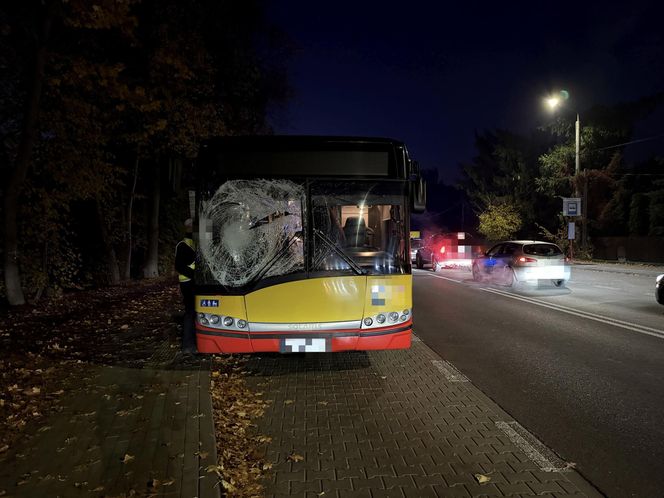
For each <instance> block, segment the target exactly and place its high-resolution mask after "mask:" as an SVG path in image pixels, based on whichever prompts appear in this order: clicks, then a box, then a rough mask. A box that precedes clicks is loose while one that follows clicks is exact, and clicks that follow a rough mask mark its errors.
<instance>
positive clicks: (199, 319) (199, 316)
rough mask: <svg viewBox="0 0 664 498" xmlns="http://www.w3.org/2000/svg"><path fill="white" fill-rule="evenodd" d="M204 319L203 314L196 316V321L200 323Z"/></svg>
mask: <svg viewBox="0 0 664 498" xmlns="http://www.w3.org/2000/svg"><path fill="white" fill-rule="evenodd" d="M204 318H205V313H199V314H198V321H202V320H203V319H204Z"/></svg>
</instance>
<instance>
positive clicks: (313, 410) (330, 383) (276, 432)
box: [247, 338, 601, 498]
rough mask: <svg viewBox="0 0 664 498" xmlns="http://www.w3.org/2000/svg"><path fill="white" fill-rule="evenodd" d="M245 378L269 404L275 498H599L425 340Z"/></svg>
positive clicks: (302, 359)
mask: <svg viewBox="0 0 664 498" xmlns="http://www.w3.org/2000/svg"><path fill="white" fill-rule="evenodd" d="M247 369H248V370H249V372H250V374H249V378H248V382H249V384H250V386H252V387H253V388H254V389H256V390H257V391H261V392H263V393H264V397H265V399H266V400H269V401H270V405H269V406H268V408H267V410H266V413H265V415H264V417H262V419H261V420H260V421H259V425H258V428H257V429H258V431H259V432H260V433H261V434H264V435H267V436H270V437H271V442H268V443H266V445H265V447H264V448H263V450H264V452H265V456H266V460H267V461H268V462H273V464H274V466H273V471H272V472H271V474H270V476H269V478H268V479H267V480H266V481H265V482H264V484H265V486H266V496H268V497H280V496H305V497H309V496H310V497H325V498H327V497H334V496H338V497H373V498H376V497H411V496H412V497H427V496H432V497H436V496H437V497H480V496H486V497H492V496H496V497H500V496H550V497H567V496H588V497H595V496H601V494H600V493H598V492H597V491H596V490H595V488H594V487H593V486H592V485H591V484H589V483H588V482H587V481H585V480H584V479H583V478H582V476H581V475H579V474H578V473H577V472H576V471H574V470H573V469H572V468H571V467H569V466H568V465H567V464H566V462H563V461H561V460H560V458H558V457H557V456H556V455H555V454H554V453H553V452H551V451H550V450H549V449H547V448H545V447H543V445H541V443H539V442H538V441H537V440H536V439H535V438H534V437H533V436H531V435H530V434H528V433H527V431H525V429H523V428H522V427H521V426H520V425H519V424H518V423H517V422H516V421H514V420H513V419H512V418H511V417H510V416H509V415H508V414H507V413H505V412H504V411H502V410H501V409H500V407H498V406H497V405H496V404H495V403H494V402H492V401H491V400H490V399H489V398H488V397H487V396H485V395H484V394H483V393H482V392H481V391H479V389H477V388H476V387H475V386H473V385H472V383H470V382H468V379H467V378H465V377H464V376H463V375H462V374H460V373H459V372H458V371H456V370H455V369H454V367H453V366H452V365H450V364H449V363H447V362H445V361H444V360H443V359H442V358H440V357H439V356H438V355H437V354H436V353H434V352H433V351H432V350H431V349H429V348H428V347H427V346H426V345H424V343H422V342H420V341H418V340H417V338H415V340H414V342H413V345H412V347H411V349H410V350H403V351H373V352H346V353H334V354H320V353H312V354H294V355H271V354H261V355H257V356H254V357H252V358H251V359H250V361H249V364H248V366H247ZM482 476H485V477H486V478H488V480H487V481H486V482H483V483H480V482H479V480H484V477H482Z"/></svg>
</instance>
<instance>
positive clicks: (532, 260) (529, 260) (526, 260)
mask: <svg viewBox="0 0 664 498" xmlns="http://www.w3.org/2000/svg"><path fill="white" fill-rule="evenodd" d="M517 261H518V262H519V263H537V260H536V259H535V258H528V257H526V256H521V257H520V258H519V259H517Z"/></svg>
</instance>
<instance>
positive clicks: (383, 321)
mask: <svg viewBox="0 0 664 498" xmlns="http://www.w3.org/2000/svg"><path fill="white" fill-rule="evenodd" d="M376 321H377V322H378V323H385V315H383V314H382V313H381V314H380V315H378V316H377V317H376Z"/></svg>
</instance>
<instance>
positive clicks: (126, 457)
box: [122, 453, 134, 463]
mask: <svg viewBox="0 0 664 498" xmlns="http://www.w3.org/2000/svg"><path fill="white" fill-rule="evenodd" d="M133 459H134V456H133V455H130V454H128V453H125V456H124V458H123V459H122V463H128V462H131V461H132V460H133Z"/></svg>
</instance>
